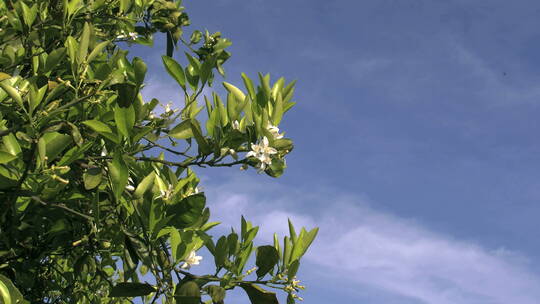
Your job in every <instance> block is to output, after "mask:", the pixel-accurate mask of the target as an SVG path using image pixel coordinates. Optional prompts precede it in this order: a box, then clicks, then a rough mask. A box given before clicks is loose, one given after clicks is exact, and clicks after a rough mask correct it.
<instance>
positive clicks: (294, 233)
mask: <svg viewBox="0 0 540 304" xmlns="http://www.w3.org/2000/svg"><path fill="white" fill-rule="evenodd" d="M287 222H288V224H289V235H290V236H291V241H292V242H293V244H294V243H296V231H295V230H294V225H293V223H292V221H291V219H287Z"/></svg>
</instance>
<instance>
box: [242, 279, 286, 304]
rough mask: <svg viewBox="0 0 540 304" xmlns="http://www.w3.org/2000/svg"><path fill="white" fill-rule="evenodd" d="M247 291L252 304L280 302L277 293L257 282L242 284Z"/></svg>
mask: <svg viewBox="0 0 540 304" xmlns="http://www.w3.org/2000/svg"><path fill="white" fill-rule="evenodd" d="M240 287H242V289H244V291H245V292H246V293H247V295H248V297H249V300H250V301H251V304H279V302H278V300H277V297H276V294H275V293H274V292H270V291H267V290H264V289H262V288H261V287H259V286H257V285H255V284H240Z"/></svg>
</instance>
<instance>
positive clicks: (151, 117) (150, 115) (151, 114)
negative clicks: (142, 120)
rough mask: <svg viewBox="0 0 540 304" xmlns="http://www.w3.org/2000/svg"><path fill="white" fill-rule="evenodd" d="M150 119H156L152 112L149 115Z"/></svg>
mask: <svg viewBox="0 0 540 304" xmlns="http://www.w3.org/2000/svg"><path fill="white" fill-rule="evenodd" d="M148 118H150V119H154V118H156V114H154V112H150V114H149V115H148Z"/></svg>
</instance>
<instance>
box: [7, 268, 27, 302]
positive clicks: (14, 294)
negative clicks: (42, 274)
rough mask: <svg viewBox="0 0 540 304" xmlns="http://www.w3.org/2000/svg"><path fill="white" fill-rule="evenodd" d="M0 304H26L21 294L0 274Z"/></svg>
mask: <svg viewBox="0 0 540 304" xmlns="http://www.w3.org/2000/svg"><path fill="white" fill-rule="evenodd" d="M0 303H4V304H28V303H30V302H28V301H26V300H25V299H24V298H23V295H22V294H21V292H20V291H19V290H18V289H17V287H15V285H13V282H11V280H10V279H9V278H8V277H6V276H4V275H2V274H0Z"/></svg>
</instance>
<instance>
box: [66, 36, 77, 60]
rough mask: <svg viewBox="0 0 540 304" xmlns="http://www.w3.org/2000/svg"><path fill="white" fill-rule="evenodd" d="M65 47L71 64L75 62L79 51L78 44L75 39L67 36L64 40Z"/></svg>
mask: <svg viewBox="0 0 540 304" xmlns="http://www.w3.org/2000/svg"><path fill="white" fill-rule="evenodd" d="M66 47H67V50H68V52H67V53H68V56H69V59H70V62H71V63H72V64H73V63H75V62H76V60H77V52H78V51H79V43H78V42H77V40H75V38H73V37H71V36H69V37H67V38H66Z"/></svg>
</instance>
